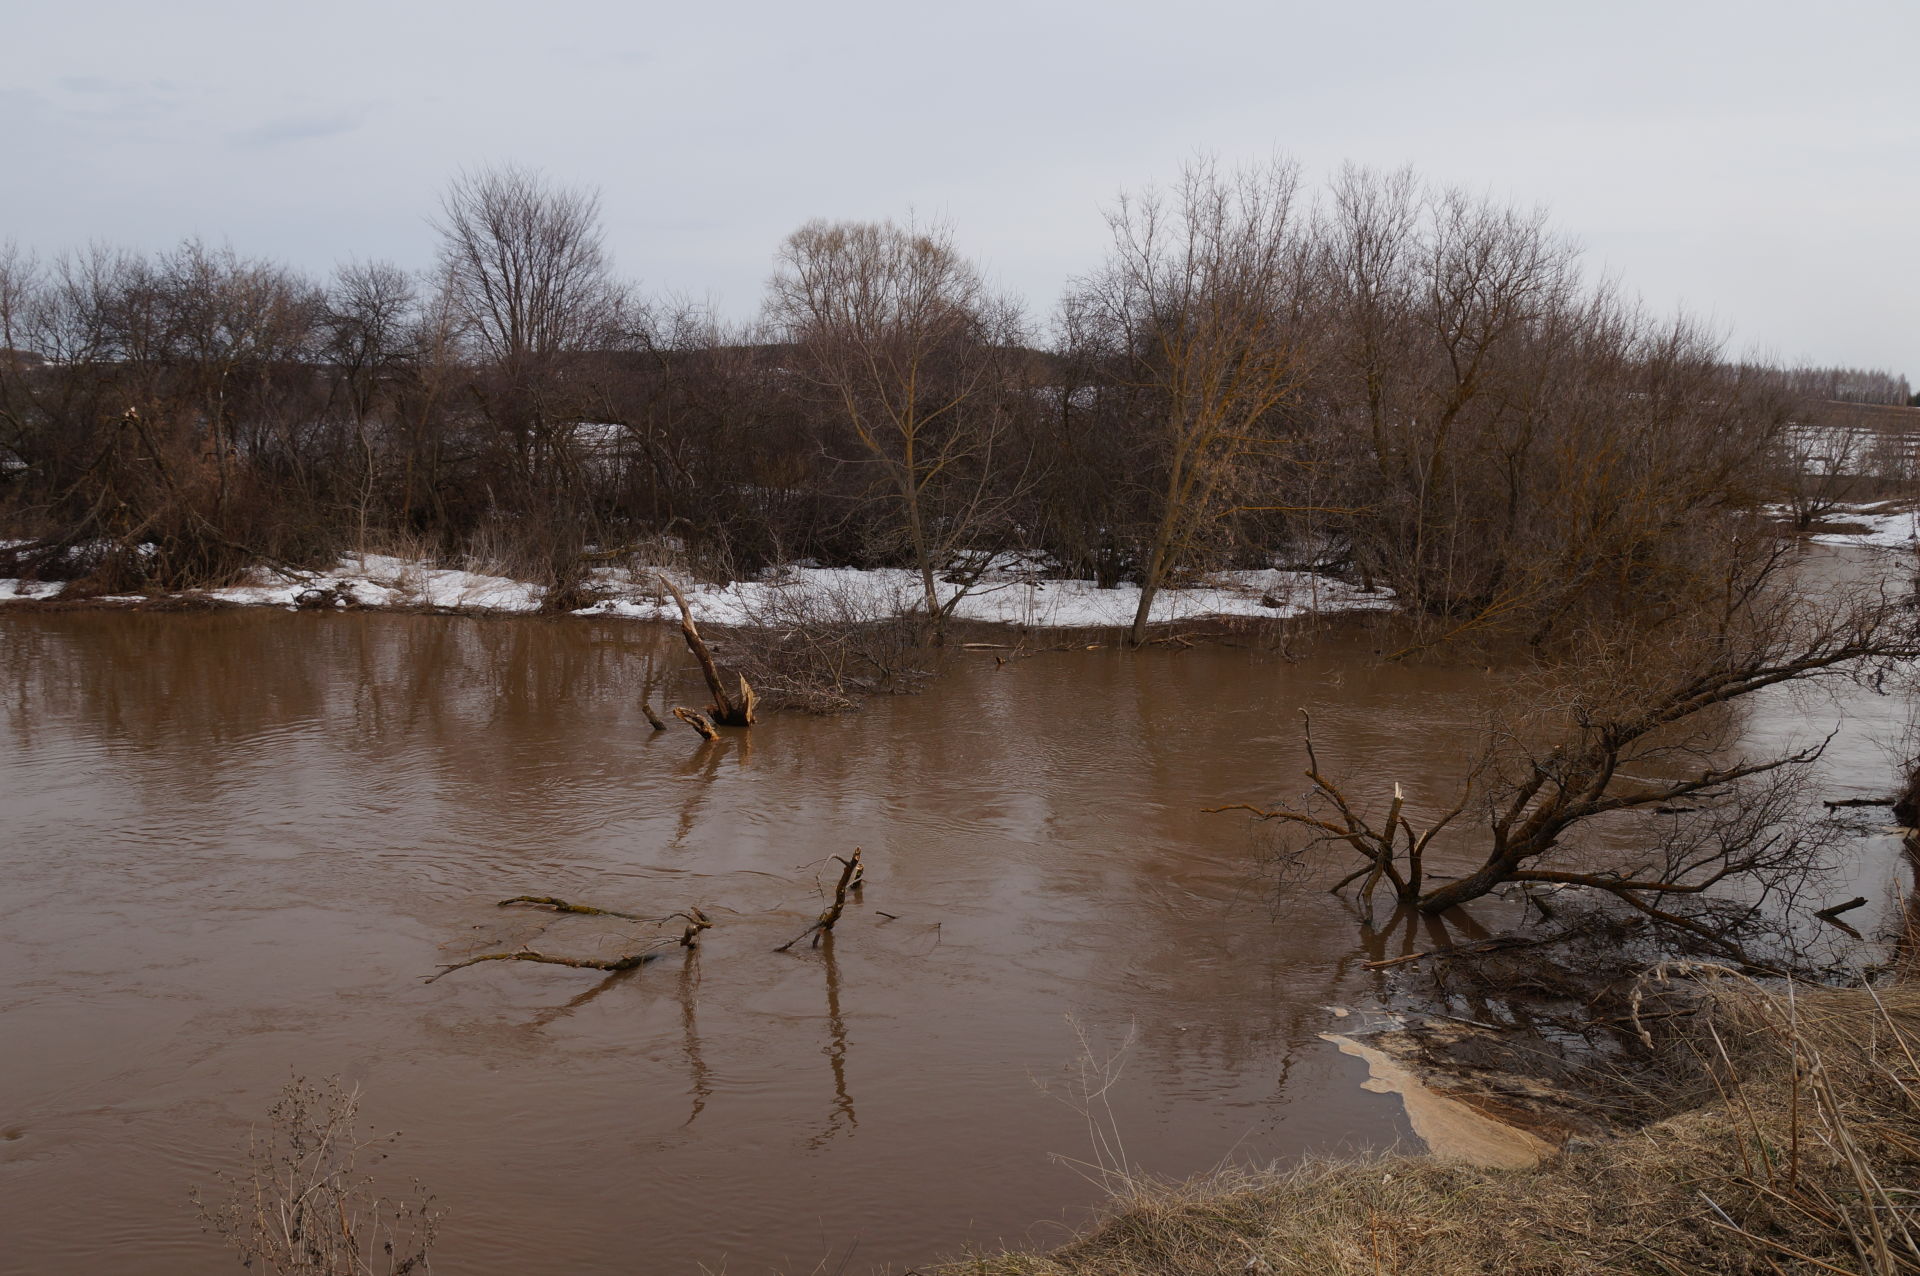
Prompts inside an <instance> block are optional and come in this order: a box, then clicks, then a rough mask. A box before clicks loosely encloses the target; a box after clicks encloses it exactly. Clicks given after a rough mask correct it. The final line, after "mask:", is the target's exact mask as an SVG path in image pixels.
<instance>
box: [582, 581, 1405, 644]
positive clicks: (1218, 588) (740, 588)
mask: <svg viewBox="0 0 1920 1276" xmlns="http://www.w3.org/2000/svg"><path fill="white" fill-rule="evenodd" d="M1210 581H1211V583H1209V584H1206V585H1201V586H1195V587H1189V588H1182V589H1163V590H1161V591H1160V593H1159V594H1158V595H1157V596H1156V597H1155V598H1154V603H1153V613H1152V616H1153V620H1154V621H1155V622H1168V621H1177V620H1198V619H1201V618H1204V617H1214V616H1264V617H1268V618H1275V617H1287V616H1302V615H1308V614H1312V613H1321V612H1334V611H1372V610H1380V609H1384V608H1387V607H1390V606H1391V605H1392V596H1391V595H1390V594H1387V593H1386V592H1384V591H1380V592H1376V593H1372V594H1367V593H1362V592H1361V591H1360V590H1359V589H1357V588H1356V587H1354V586H1352V585H1349V584H1346V583H1345V582H1343V581H1338V580H1334V579H1332V578H1331V577H1327V576H1317V575H1315V574H1313V573H1311V572H1283V571H1244V572H1220V573H1218V574H1216V575H1214V576H1213V577H1211V578H1210ZM676 583H679V582H676ZM682 589H683V590H687V586H686V585H684V584H683V585H682ZM940 590H941V601H942V602H943V603H944V602H945V601H947V600H948V599H950V598H951V597H952V596H953V593H954V588H953V587H952V586H940ZM920 601H921V585H920V579H919V577H918V576H916V575H915V574H914V573H912V572H910V571H905V570H903V569H899V568H874V569H870V570H858V569H855V568H846V567H790V568H787V569H785V570H784V571H781V572H778V573H775V574H772V575H771V576H770V577H769V578H767V579H764V580H758V581H735V582H734V583H733V584H731V585H726V586H720V585H700V584H696V585H693V586H692V588H691V590H689V591H688V592H687V606H688V608H689V609H691V610H692V612H693V615H694V619H695V620H698V621H700V622H701V623H703V624H714V625H754V624H773V625H778V624H795V623H804V622H806V621H836V620H839V621H860V620H880V619H885V618H887V617H891V616H898V615H903V614H905V613H906V612H909V611H912V610H915V609H916V606H917V604H919V603H920ZM1139 606H1140V587H1139V586H1137V585H1122V586H1119V587H1118V588H1115V589H1101V588H1099V587H1097V586H1096V585H1095V584H1094V583H1093V582H1092V581H1090V580H1041V579H1038V578H1036V577H1033V576H1031V575H1023V576H1020V577H1017V578H1012V579H1006V580H997V581H994V580H989V581H987V582H985V583H984V584H982V585H981V586H979V587H978V588H976V589H975V590H974V591H973V592H971V593H969V594H968V595H967V596H966V597H964V598H962V599H961V600H960V603H959V605H958V606H957V607H956V608H955V609H954V615H955V616H957V617H958V618H959V619H962V620H974V621H982V622H985V623H989V624H1002V625H1021V626H1025V627H1027V628H1033V629H1115V628H1124V627H1125V626H1127V625H1130V624H1132V623H1133V614H1134V612H1135V611H1136V610H1137V609H1138V608H1139ZM578 614H580V615H602V616H632V617H635V618H640V619H649V620H651V619H670V618H672V617H674V616H676V615H678V612H677V611H676V610H675V609H674V605H673V602H672V600H671V599H665V600H662V599H660V598H658V597H656V596H653V595H649V594H644V593H643V594H641V595H639V596H627V597H618V596H616V597H613V598H609V599H607V600H605V601H603V602H599V603H596V604H594V605H593V606H591V607H588V608H585V609H583V610H582V611H581V612H580V613H578Z"/></svg>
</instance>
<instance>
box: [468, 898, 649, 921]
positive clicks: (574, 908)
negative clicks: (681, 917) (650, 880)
mask: <svg viewBox="0 0 1920 1276" xmlns="http://www.w3.org/2000/svg"><path fill="white" fill-rule="evenodd" d="M513 904H534V905H538V906H539V907H541V908H551V909H552V910H553V911H554V912H556V913H579V914H581V915H582V916H586V917H624V918H626V919H627V920H628V921H630V922H651V921H660V920H664V919H662V918H656V917H642V916H640V915H639V914H638V913H622V912H619V911H617V910H615V909H611V908H595V907H593V906H592V905H590V904H570V903H568V902H567V901H566V900H564V899H556V898H555V897H554V896H552V895H515V896H514V897H513V898H512V899H503V900H501V901H500V902H499V903H498V904H496V905H494V907H496V908H506V907H508V906H510V905H513ZM668 916H678V914H676V913H670V914H668Z"/></svg>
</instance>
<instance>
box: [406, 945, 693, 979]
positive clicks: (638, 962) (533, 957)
mask: <svg viewBox="0 0 1920 1276" xmlns="http://www.w3.org/2000/svg"><path fill="white" fill-rule="evenodd" d="M659 956H660V954H659V953H658V952H656V951H654V950H653V949H648V950H646V951H645V952H638V953H629V954H628V955H627V956H625V957H616V958H614V959H612V960H610V961H596V960H594V959H593V958H591V957H557V956H554V955H552V954H550V953H537V952H534V951H533V950H532V949H531V948H518V949H515V950H514V951H513V952H510V953H481V954H480V955H479V956H478V957H469V958H467V959H466V960H465V961H457V962H454V963H453V964H452V965H451V966H445V967H442V968H441V970H440V972H439V973H438V974H434V975H428V976H427V977H426V978H425V979H424V980H422V981H421V982H423V983H429V984H430V983H432V982H433V981H434V980H436V979H442V978H445V977H446V976H448V975H451V974H452V973H453V972H454V971H456V970H464V969H466V968H467V967H468V966H477V965H479V964H480V963H481V962H483V961H537V962H544V963H545V964H547V965H549V966H572V967H573V968H574V969H576V970H608V971H619V970H633V969H635V968H636V967H639V966H644V965H646V964H647V963H648V962H650V961H652V960H654V959H655V958H657V957H659Z"/></svg>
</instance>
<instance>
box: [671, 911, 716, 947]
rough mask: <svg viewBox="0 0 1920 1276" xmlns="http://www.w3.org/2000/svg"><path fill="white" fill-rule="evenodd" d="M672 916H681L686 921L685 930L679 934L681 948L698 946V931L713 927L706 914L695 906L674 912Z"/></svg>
mask: <svg viewBox="0 0 1920 1276" xmlns="http://www.w3.org/2000/svg"><path fill="white" fill-rule="evenodd" d="M673 916H675V917H683V918H685V919H686V922H687V928H686V930H685V931H683V932H681V935H680V947H682V948H695V947H698V946H699V944H700V932H701V931H703V930H712V929H713V923H712V922H711V921H708V920H707V915H706V914H705V913H703V912H701V911H700V910H699V909H697V908H689V909H688V910H687V911H686V912H684V913H674V914H673Z"/></svg>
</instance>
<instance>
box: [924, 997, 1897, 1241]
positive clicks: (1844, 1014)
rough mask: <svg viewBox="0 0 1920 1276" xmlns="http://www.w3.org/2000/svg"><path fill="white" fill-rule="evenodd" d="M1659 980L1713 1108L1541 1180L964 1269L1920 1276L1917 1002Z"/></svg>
mask: <svg viewBox="0 0 1920 1276" xmlns="http://www.w3.org/2000/svg"><path fill="white" fill-rule="evenodd" d="M1652 978H1653V979H1655V980H1672V979H1686V980H1690V981H1692V982H1693V984H1694V985H1695V987H1696V988H1697V992H1698V999H1697V1003H1696V1008H1695V1010H1694V1011H1693V1012H1692V1013H1691V1014H1687V1015H1683V1016H1677V1017H1673V1018H1669V1019H1663V1020H1659V1021H1655V1020H1652V1019H1651V1018H1649V1019H1648V1020H1647V1021H1646V1022H1645V1024H1644V1029H1643V1030H1644V1031H1645V1032H1646V1034H1647V1037H1648V1038H1649V1040H1650V1041H1651V1043H1652V1044H1653V1045H1654V1046H1656V1047H1657V1048H1659V1049H1661V1050H1663V1051H1671V1052H1674V1053H1676V1054H1679V1055H1682V1056H1685V1057H1687V1058H1690V1059H1691V1060H1692V1062H1693V1065H1694V1066H1693V1078H1694V1082H1695V1085H1696V1087H1697V1088H1696V1090H1695V1095H1696V1097H1704V1101H1703V1102H1700V1103H1698V1104H1697V1106H1693V1107H1690V1108H1687V1109H1686V1110H1683V1111H1679V1112H1677V1113H1675V1114H1674V1115H1671V1116H1668V1117H1667V1118H1665V1119H1664V1120H1661V1121H1657V1122H1654V1123H1652V1124H1650V1125H1647V1126H1645V1127H1643V1128H1641V1129H1639V1130H1636V1131H1632V1132H1630V1133H1623V1134H1619V1135H1613V1136H1608V1137H1605V1138H1602V1139H1597V1140H1593V1141H1580V1142H1577V1143H1575V1144H1574V1145H1572V1146H1570V1147H1569V1148H1568V1149H1567V1150H1565V1151H1564V1152H1563V1153H1562V1154H1561V1155H1560V1156H1558V1157H1556V1158H1554V1159H1553V1160H1552V1161H1549V1162H1548V1163H1546V1164H1545V1165H1543V1166H1541V1167H1540V1168H1538V1169H1535V1170H1504V1171H1503V1170H1487V1169H1475V1168H1471V1167H1463V1166H1459V1165H1448V1164H1443V1163H1440V1162H1437V1161H1432V1160H1427V1159H1423V1158H1415V1157H1384V1158H1379V1159H1374V1160H1369V1161H1364V1162H1357V1163H1356V1162H1349V1163H1344V1164H1343V1163H1315V1164H1309V1165H1306V1166H1303V1167H1300V1168H1298V1169H1294V1170H1289V1171H1271V1172H1259V1171H1236V1172H1232V1173H1229V1174H1225V1175H1217V1176H1214V1177H1212V1178H1209V1179H1206V1180H1203V1181H1199V1182H1195V1183H1189V1184H1184V1185H1179V1186H1165V1187H1157V1188H1155V1187H1140V1186H1136V1187H1135V1188H1134V1189H1133V1190H1132V1191H1131V1192H1130V1193H1129V1194H1128V1195H1126V1196H1125V1197H1124V1198H1122V1199H1119V1200H1116V1202H1115V1209H1114V1212H1113V1213H1112V1215H1111V1216H1110V1217H1109V1218H1108V1219H1107V1220H1106V1221H1105V1223H1103V1224H1102V1225H1101V1226H1100V1227H1099V1228H1098V1229H1097V1230H1096V1231H1094V1232H1093V1233H1092V1234H1090V1235H1088V1236H1086V1237H1084V1238H1083V1239H1081V1240H1078V1241H1075V1242H1073V1243H1072V1244H1069V1245H1067V1246H1066V1247H1064V1248H1062V1249H1059V1250H1056V1251H1054V1252H1052V1253H1050V1254H1004V1255H994V1256H982V1257H976V1258H974V1259H972V1260H970V1261H968V1262H965V1263H960V1264H956V1265H954V1266H953V1267H952V1268H950V1269H949V1271H950V1272H952V1273H955V1274H956V1276H957V1274H958V1273H970V1274H972V1276H1175V1274H1176V1273H1178V1274H1181V1276H1185V1274H1188V1273H1233V1276H1246V1274H1247V1273H1275V1274H1279V1273H1302V1274H1304V1273H1314V1274H1315V1276H1320V1274H1332V1273H1340V1274H1346V1273H1353V1274H1356V1276H1357V1274H1359V1273H1367V1274H1368V1276H1372V1274H1375V1273H1394V1274H1396V1276H1479V1274H1480V1273H1487V1272H1500V1273H1515V1274H1524V1273H1539V1274H1542V1276H1544V1274H1546V1273H1586V1272H1648V1273H1665V1274H1668V1276H1671V1274H1674V1273H1683V1274H1685V1276H1697V1274H1700V1273H1713V1274H1715V1276H1718V1274H1720V1273H1737V1274H1745V1273H1755V1274H1759V1273H1768V1274H1770V1276H1777V1274H1779V1273H1789V1272H1791V1273H1814V1272H1826V1273H1835V1272H1838V1273H1850V1274H1853V1276H1896V1274H1910V1273H1920V1062H1917V1060H1920V988H1915V987H1913V986H1904V985H1903V986H1897V987H1895V988H1892V989H1886V990H1878V991H1876V990H1873V989H1858V988H1856V989H1838V988H1824V987H1805V986H1798V987H1796V986H1777V987H1776V986H1769V987H1762V986H1760V985H1758V984H1755V983H1753V982H1751V981H1748V980H1746V979H1744V978H1742V977H1740V976H1737V975H1734V974H1733V973H1731V972H1730V971H1727V970H1726V969H1724V968H1719V967H1704V966H1699V965H1692V966H1689V967H1686V968H1684V969H1682V970H1667V971H1662V972H1656V974H1655V975H1654V976H1652ZM1676 1097H1678V1096H1676Z"/></svg>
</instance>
